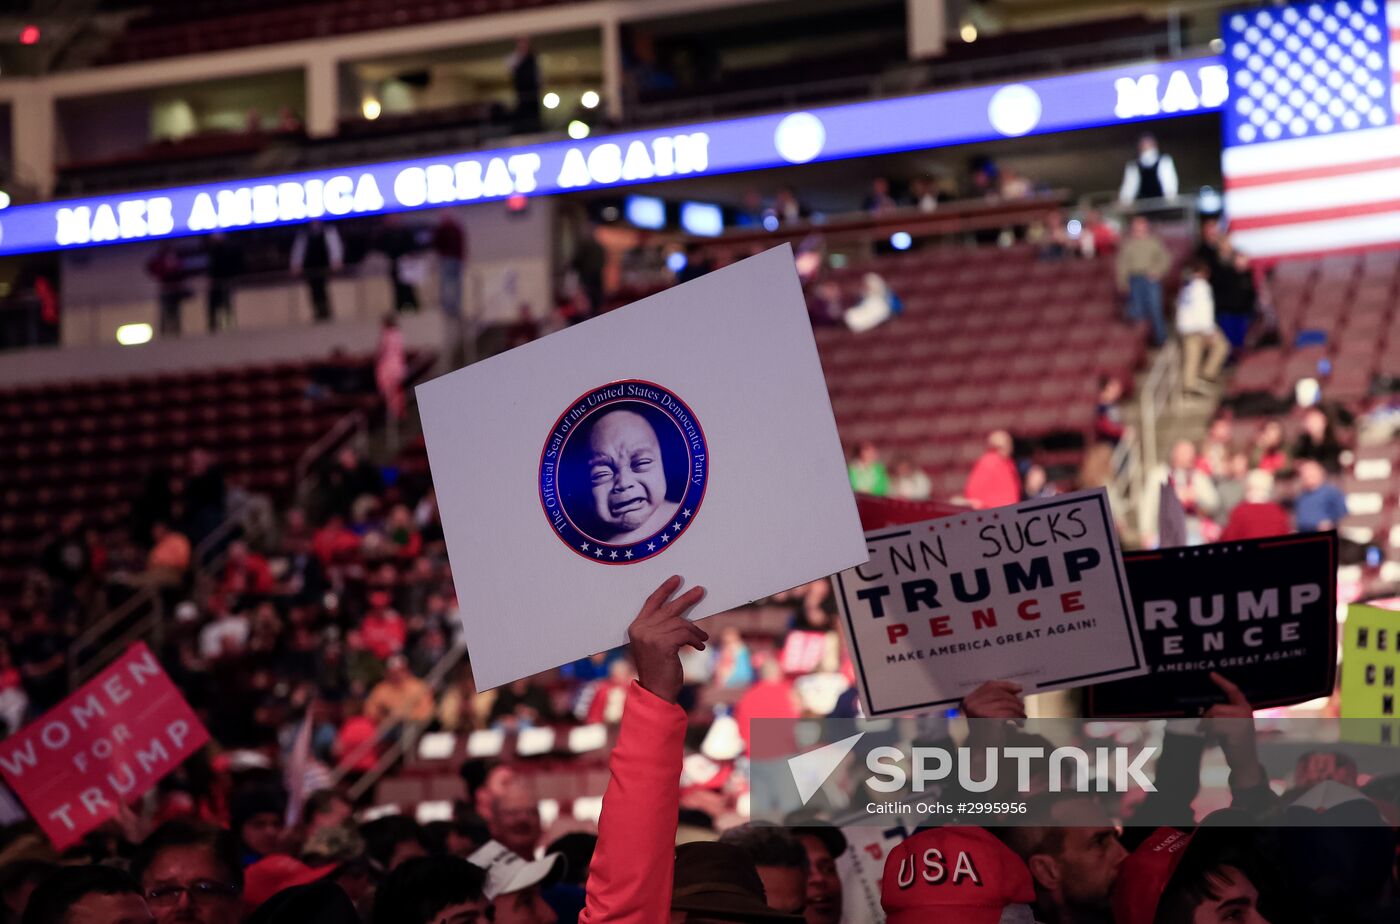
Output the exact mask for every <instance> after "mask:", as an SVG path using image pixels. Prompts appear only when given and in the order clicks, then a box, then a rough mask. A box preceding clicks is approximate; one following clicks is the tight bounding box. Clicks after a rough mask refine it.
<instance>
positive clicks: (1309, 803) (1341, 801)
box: [1293, 780, 1371, 812]
mask: <svg viewBox="0 0 1400 924" xmlns="http://www.w3.org/2000/svg"><path fill="white" fill-rule="evenodd" d="M1370 801H1371V800H1370V799H1368V798H1366V794H1365V793H1364V792H1362V791H1361V790H1359V789H1357V788H1356V787H1354V786H1348V785H1347V784H1345V783H1338V782H1337V781H1336V780H1323V781H1322V782H1321V783H1318V784H1317V785H1316V786H1314V787H1312V788H1311V789H1309V790H1308V791H1307V792H1305V793H1303V794H1302V795H1301V796H1299V797H1298V798H1296V799H1294V800H1293V804H1294V805H1296V806H1297V807H1298V808H1305V809H1312V810H1313V811H1314V812H1325V811H1327V810H1328V809H1334V808H1336V807H1337V806H1339V805H1345V804H1346V803H1348V802H1370Z"/></svg>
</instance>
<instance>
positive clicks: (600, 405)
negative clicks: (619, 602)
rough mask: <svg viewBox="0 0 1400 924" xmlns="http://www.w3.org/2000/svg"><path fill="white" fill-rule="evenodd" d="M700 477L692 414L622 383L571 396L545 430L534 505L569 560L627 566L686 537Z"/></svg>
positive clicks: (704, 464) (705, 463)
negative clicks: (569, 551)
mask: <svg viewBox="0 0 1400 924" xmlns="http://www.w3.org/2000/svg"><path fill="white" fill-rule="evenodd" d="M709 477H710V460H709V450H708V448H707V446H706V444H705V431H704V430H702V429H701V427H700V421H699V420H698V419H696V417H695V413H694V412H693V411H691V409H690V408H689V406H687V405H686V403H685V402H684V401H682V400H681V399H680V398H679V397H677V396H676V395H675V394H674V393H673V392H671V391H669V390H668V389H666V388H664V387H662V386H660V385H657V384H656V383H654V382H646V381H643V380H641V379H625V380H623V381H620V382H612V383H609V384H607V385H602V386H599V387H598V388H595V389H593V390H592V391H589V392H586V393H584V394H582V395H580V396H579V398H578V399H577V400H576V401H574V402H573V404H571V405H570V406H569V407H568V408H567V409H566V410H565V411H564V413H562V414H560V415H559V419H558V420H556V421H555V422H554V426H553V427H552V428H551V429H550V431H549V436H548V437H546V439H545V444H544V450H543V451H542V452H541V453H540V504H541V506H542V507H543V509H544V515H545V518H546V519H547V520H548V521H549V526H550V528H551V529H553V530H554V534H555V535H557V536H558V537H559V539H560V541H562V542H563V543H564V544H565V545H567V546H568V547H569V548H570V549H572V550H573V551H574V553H575V554H577V555H581V556H583V557H584V558H587V559H589V560H590V561H596V562H602V563H603V564H607V565H630V564H635V563H637V562H640V561H646V560H647V559H648V558H651V557H653V556H655V555H660V554H661V553H662V552H664V551H666V550H667V549H668V548H670V547H671V546H672V545H674V544H675V543H676V541H677V540H678V539H679V538H680V537H681V535H682V534H683V533H684V532H685V531H686V530H687V529H689V528H690V525H691V524H692V523H694V522H695V518H696V516H697V515H698V514H699V512H700V503H701V501H702V500H704V497H705V486H706V484H708V482H709Z"/></svg>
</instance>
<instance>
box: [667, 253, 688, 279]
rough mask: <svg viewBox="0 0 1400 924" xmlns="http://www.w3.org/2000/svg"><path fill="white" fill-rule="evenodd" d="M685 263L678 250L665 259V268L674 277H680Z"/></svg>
mask: <svg viewBox="0 0 1400 924" xmlns="http://www.w3.org/2000/svg"><path fill="white" fill-rule="evenodd" d="M687 262H688V261H687V260H686V258H685V254H684V253H682V252H681V251H679V250H677V251H673V252H672V253H671V254H670V255H669V256H668V257H666V268H667V269H668V270H670V271H671V272H673V273H675V274H676V275H680V273H681V271H682V270H684V269H685V267H686V263H687Z"/></svg>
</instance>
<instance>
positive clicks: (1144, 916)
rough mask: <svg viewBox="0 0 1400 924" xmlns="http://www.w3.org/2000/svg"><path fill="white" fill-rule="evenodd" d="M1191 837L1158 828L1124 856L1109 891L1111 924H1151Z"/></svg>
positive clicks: (1177, 831)
mask: <svg viewBox="0 0 1400 924" xmlns="http://www.w3.org/2000/svg"><path fill="white" fill-rule="evenodd" d="M1194 836H1195V835H1194V834H1189V833H1187V832H1185V831H1180V830H1178V829H1176V828H1158V829H1157V830H1156V831H1153V832H1152V833H1151V834H1150V835H1148V838H1147V840H1145V841H1143V842H1142V843H1141V844H1139V845H1138V847H1137V849H1136V850H1134V851H1133V852H1132V853H1130V854H1128V856H1127V859H1125V860H1124V861H1123V865H1122V866H1120V867H1119V868H1118V884H1117V885H1116V886H1114V889H1113V921H1114V924H1152V920H1153V918H1155V917H1156V916H1157V905H1158V904H1159V903H1160V902H1161V901H1162V893H1163V892H1165V891H1166V890H1167V882H1168V881H1170V880H1171V878H1172V874H1173V873H1175V872H1176V868H1177V867H1178V866H1180V865H1181V861H1182V859H1183V858H1185V856H1186V848H1187V847H1189V846H1190V845H1191V838H1192V837H1194Z"/></svg>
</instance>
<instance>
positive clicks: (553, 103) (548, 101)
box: [541, 90, 559, 109]
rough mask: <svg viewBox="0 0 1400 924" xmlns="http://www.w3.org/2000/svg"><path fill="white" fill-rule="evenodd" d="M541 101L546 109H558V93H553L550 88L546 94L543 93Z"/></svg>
mask: <svg viewBox="0 0 1400 924" xmlns="http://www.w3.org/2000/svg"><path fill="white" fill-rule="evenodd" d="M541 102H543V103H544V108H546V109H558V108H559V94H558V93H555V92H554V91H553V90H551V91H549V92H548V93H546V94H545V95H544V99H543V100H541Z"/></svg>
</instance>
